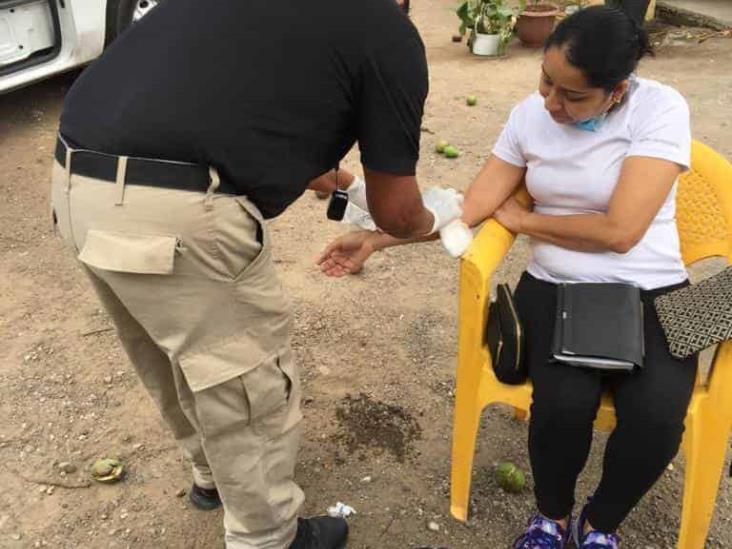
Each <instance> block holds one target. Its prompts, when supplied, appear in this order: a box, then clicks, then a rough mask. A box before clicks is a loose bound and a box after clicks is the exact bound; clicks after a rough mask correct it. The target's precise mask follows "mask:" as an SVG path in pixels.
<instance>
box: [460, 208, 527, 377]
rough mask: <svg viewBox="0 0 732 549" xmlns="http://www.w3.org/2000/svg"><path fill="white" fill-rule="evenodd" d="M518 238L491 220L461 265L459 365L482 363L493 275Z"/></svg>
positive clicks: (481, 231)
mask: <svg viewBox="0 0 732 549" xmlns="http://www.w3.org/2000/svg"><path fill="white" fill-rule="evenodd" d="M514 239H515V235H514V234H512V233H511V232H510V231H509V230H508V229H506V228H505V227H503V226H502V225H501V224H499V223H498V222H497V221H496V220H495V219H489V220H488V221H486V223H485V224H484V225H483V227H482V228H481V229H480V231H479V232H478V234H477V236H476V237H475V239H474V240H473V243H472V244H471V246H470V248H469V249H468V251H467V252H466V253H465V255H464V256H463V258H462V260H461V263H460V308H459V336H458V341H459V348H458V352H459V362H460V364H464V363H472V362H474V361H475V360H478V359H479V356H478V355H479V354H480V352H481V349H482V347H483V327H484V326H485V320H486V316H487V313H488V303H489V301H490V291H491V288H490V282H491V277H492V276H493V273H494V272H495V270H496V268H497V267H498V265H499V264H500V263H501V261H502V260H503V258H504V257H505V255H506V254H507V253H508V250H509V249H510V248H511V245H512V244H513V241H514Z"/></svg>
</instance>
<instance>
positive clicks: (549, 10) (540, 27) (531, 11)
mask: <svg viewBox="0 0 732 549" xmlns="http://www.w3.org/2000/svg"><path fill="white" fill-rule="evenodd" d="M558 14H559V9H558V8H557V6H555V5H554V4H544V3H542V4H535V5H530V6H526V9H525V10H524V11H523V12H522V13H521V15H520V16H519V18H518V21H517V22H516V31H517V32H518V37H519V40H521V43H522V44H523V45H524V46H527V47H529V48H540V47H541V46H543V45H544V42H545V41H546V39H547V38H548V37H549V35H550V34H551V33H552V31H553V30H554V23H555V22H556V19H557V15H558Z"/></svg>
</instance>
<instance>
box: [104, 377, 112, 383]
mask: <svg viewBox="0 0 732 549" xmlns="http://www.w3.org/2000/svg"><path fill="white" fill-rule="evenodd" d="M104 383H107V384H109V383H112V376H104Z"/></svg>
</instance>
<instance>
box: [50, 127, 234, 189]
mask: <svg viewBox="0 0 732 549" xmlns="http://www.w3.org/2000/svg"><path fill="white" fill-rule="evenodd" d="M55 157H56V160H57V161H58V162H59V163H60V164H61V165H62V166H65V165H66V144H65V143H64V142H63V140H62V139H60V138H59V139H58V140H57V141H56V153H55ZM118 160H119V157H118V156H116V155H113V154H105V153H99V152H95V151H88V150H86V149H82V150H78V149H72V154H71V173H72V174H77V175H82V176H84V177H91V178H94V179H99V180H102V181H109V182H110V183H114V182H115V181H116V180H117V162H118ZM125 174H126V175H125V183H127V184H130V185H144V186H147V187H161V188H163V189H176V190H181V191H194V192H202V193H205V192H206V191H207V190H208V187H209V185H210V184H211V178H210V176H209V172H208V168H207V167H206V166H202V165H200V164H189V163H186V162H170V161H167V160H154V159H150V158H137V157H130V158H128V159H127V170H126V172H125ZM216 192H218V193H224V194H241V193H239V192H237V190H236V188H234V186H233V185H232V184H231V183H227V182H225V181H221V184H220V185H219V187H218V189H216Z"/></svg>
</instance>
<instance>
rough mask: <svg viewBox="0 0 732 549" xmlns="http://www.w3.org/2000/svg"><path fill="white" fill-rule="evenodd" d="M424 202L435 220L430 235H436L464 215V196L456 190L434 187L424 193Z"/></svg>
mask: <svg viewBox="0 0 732 549" xmlns="http://www.w3.org/2000/svg"><path fill="white" fill-rule="evenodd" d="M422 202H424V207H425V208H426V209H427V210H429V212H430V213H431V214H432V217H433V218H434V224H433V225H432V230H431V231H430V233H429V234H433V233H436V232H437V231H439V230H440V229H442V228H443V227H445V226H446V225H449V224H450V222H452V221H454V220H456V219H458V218H460V216H461V215H462V214H463V195H462V194H460V193H458V192H457V191H456V190H455V189H442V188H440V187H432V188H430V189H427V190H426V191H425V192H424V193H422Z"/></svg>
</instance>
